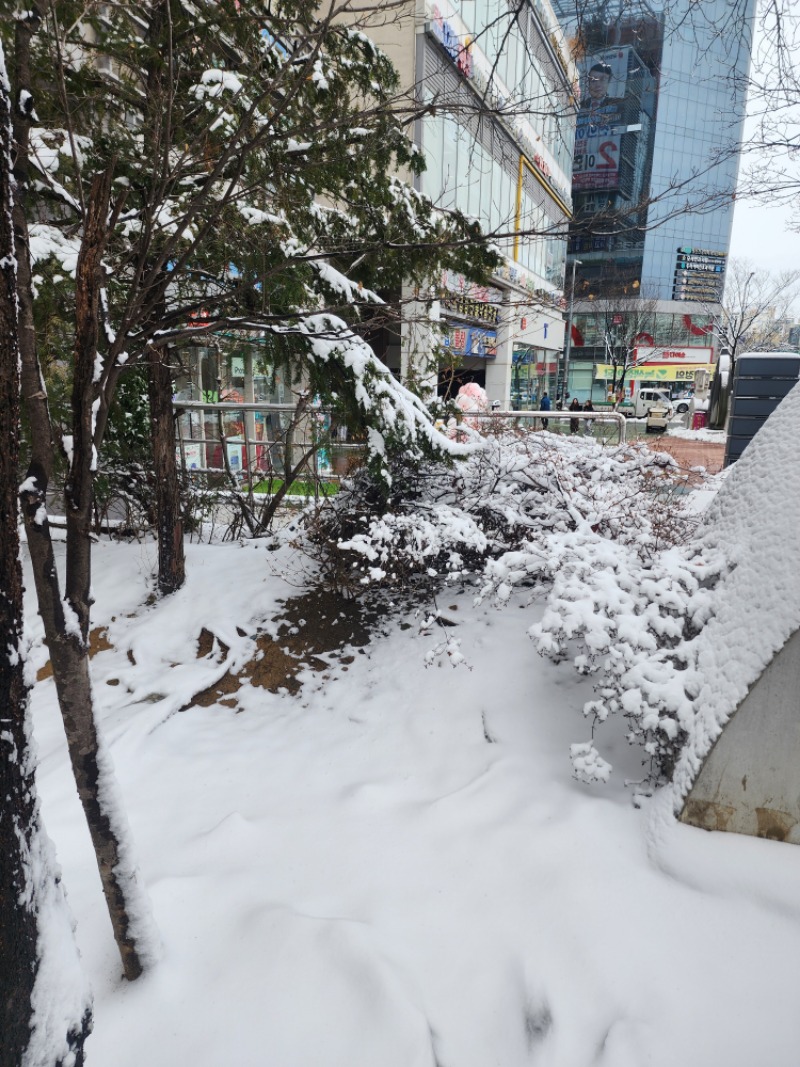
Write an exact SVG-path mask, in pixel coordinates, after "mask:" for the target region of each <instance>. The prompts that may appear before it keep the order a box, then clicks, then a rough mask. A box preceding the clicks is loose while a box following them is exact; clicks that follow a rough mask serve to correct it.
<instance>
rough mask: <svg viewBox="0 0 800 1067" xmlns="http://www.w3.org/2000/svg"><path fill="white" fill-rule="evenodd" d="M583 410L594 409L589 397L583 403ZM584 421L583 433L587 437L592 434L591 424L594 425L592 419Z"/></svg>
mask: <svg viewBox="0 0 800 1067" xmlns="http://www.w3.org/2000/svg"><path fill="white" fill-rule="evenodd" d="M583 410H584V411H594V405H593V404H592V400H591V397H590V398H589V399H588V400H587V401H586V403H585V404H584V405H583ZM584 422H585V425H584V433H585V434H586V436H587V437H591V436H592V426H594V419H585V420H584Z"/></svg>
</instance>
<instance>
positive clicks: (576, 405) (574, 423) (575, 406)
mask: <svg viewBox="0 0 800 1067" xmlns="http://www.w3.org/2000/svg"><path fill="white" fill-rule="evenodd" d="M569 410H570V411H580V410H581V402H580V400H578V398H577V396H573V398H572V403H571V404H570V406H569ZM580 424H581V420H580V419H570V420H569V432H570V433H577V432H578V429H579V427H580Z"/></svg>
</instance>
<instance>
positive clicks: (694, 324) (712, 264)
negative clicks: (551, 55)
mask: <svg viewBox="0 0 800 1067" xmlns="http://www.w3.org/2000/svg"><path fill="white" fill-rule="evenodd" d="M554 6H555V8H556V10H557V13H558V15H559V18H560V19H561V22H562V25H563V27H564V29H565V32H566V33H567V35H568V36H569V37H570V39H571V43H572V47H573V51H574V53H575V54H576V55H580V60H579V70H580V76H581V99H580V110H579V113H578V127H577V134H576V145H575V157H574V164H573V181H572V192H573V206H574V219H573V222H572V224H571V227H570V247H569V257H568V260H569V262H573V261H575V279H576V285H575V293H574V297H575V299H574V309H575V314H574V329H573V332H572V338H571V342H572V345H573V352H572V357H573V358H572V360H571V364H570V365H571V369H572V373H571V376H570V381H569V382H568V383H567V385H566V391H571V392H573V393H575V392H577V393H578V394H579V395H581V394H582V393H587V392H588V393H593V394H594V399H600V398H601V397H602V396H603V394H604V393H606V392H607V391H608V390H609V388H610V387H613V388H614V389H616V388H617V386H618V385H619V378H620V376H621V375H622V372H623V371H624V372H625V373H624V384H625V385H626V386H632V385H633V383H634V382H635V381H637V380H638V381H648V382H649V383H653V382H662V383H664V384H665V385H667V386H668V387H669V388H670V389H671V390H672V391H677V389H679V388H680V387H681V386H682V385H688V384H691V382H692V381H693V379H694V375H695V371H696V370H697V369H699V368H702V367H704V368H706V369H708V368H710V367H711V365H712V364H713V363H714V361H715V358H716V347H717V342H716V339H715V336H714V333H713V321H714V317H715V308H716V305H717V304H718V302H719V300H720V299H721V297H722V289H723V285H724V278H725V266H726V261H727V256H728V250H729V247H730V235H731V227H732V224H733V209H734V199H735V190H736V181H737V175H738V168H739V145H740V140H741V134H742V126H743V121H744V112H745V104H746V87H747V80H748V74H749V64H750V52H751V43H752V29H753V19H754V16H755V0H702V3H697V2H695V0H661V2H658V0H579V2H576V0H554ZM570 273H571V272H570Z"/></svg>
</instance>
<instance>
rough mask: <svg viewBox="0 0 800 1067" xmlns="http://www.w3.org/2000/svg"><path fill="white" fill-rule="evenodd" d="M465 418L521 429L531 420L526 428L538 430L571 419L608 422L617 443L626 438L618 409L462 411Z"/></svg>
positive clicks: (558, 425)
mask: <svg viewBox="0 0 800 1067" xmlns="http://www.w3.org/2000/svg"><path fill="white" fill-rule="evenodd" d="M464 418H465V419H479V420H480V421H481V422H483V421H487V420H488V421H492V420H494V421H496V422H497V423H499V424H502V423H503V422H507V423H510V424H511V425H512V427H513V428H514V429H521V428H522V426H521V424H523V423H525V422H526V421H528V422H532V423H533V425H532V426H529V427H528V429H531V430H540V429H551V428H552V424H555V426H556V428H558V429H559V430H560V429H561V427H562V426H563V425H564V423H569V422H570V421H571V420H573V419H574V420H576V421H578V422H588V423H591V424H594V423H609V424H611V425H615V426H616V427H617V440H618V442H619V444H621V445H624V444H625V441H626V440H627V426H628V421H627V419H626V418H625V416H624V415H622V414H621V413H620V412H619V411H604V410H602V409H601V410H599V411H570V410H569V409H568V408H564V409H562V410H561V411H558V410H555V411H542V410H541V409H539V410H536V411H467V412H465V413H464Z"/></svg>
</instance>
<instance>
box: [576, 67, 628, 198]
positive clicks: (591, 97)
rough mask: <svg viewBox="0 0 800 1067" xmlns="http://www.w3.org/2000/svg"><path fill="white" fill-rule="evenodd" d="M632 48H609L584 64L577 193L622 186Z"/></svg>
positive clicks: (578, 126)
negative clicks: (625, 107)
mask: <svg viewBox="0 0 800 1067" xmlns="http://www.w3.org/2000/svg"><path fill="white" fill-rule="evenodd" d="M629 51H630V50H629V49H628V48H614V49H605V50H604V51H602V52H596V53H595V54H593V55H591V56H588V57H587V59H586V60H585V61H584V64H583V68H584V72H583V77H582V79H581V82H582V86H581V87H582V94H581V103H580V111H579V112H578V124H577V127H576V130H575V156H574V159H573V167H572V188H573V191H578V192H586V191H588V190H592V189H617V188H618V187H619V157H620V139H621V134H622V126H623V102H624V97H625V93H626V91H627V79H628V52H629Z"/></svg>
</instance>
